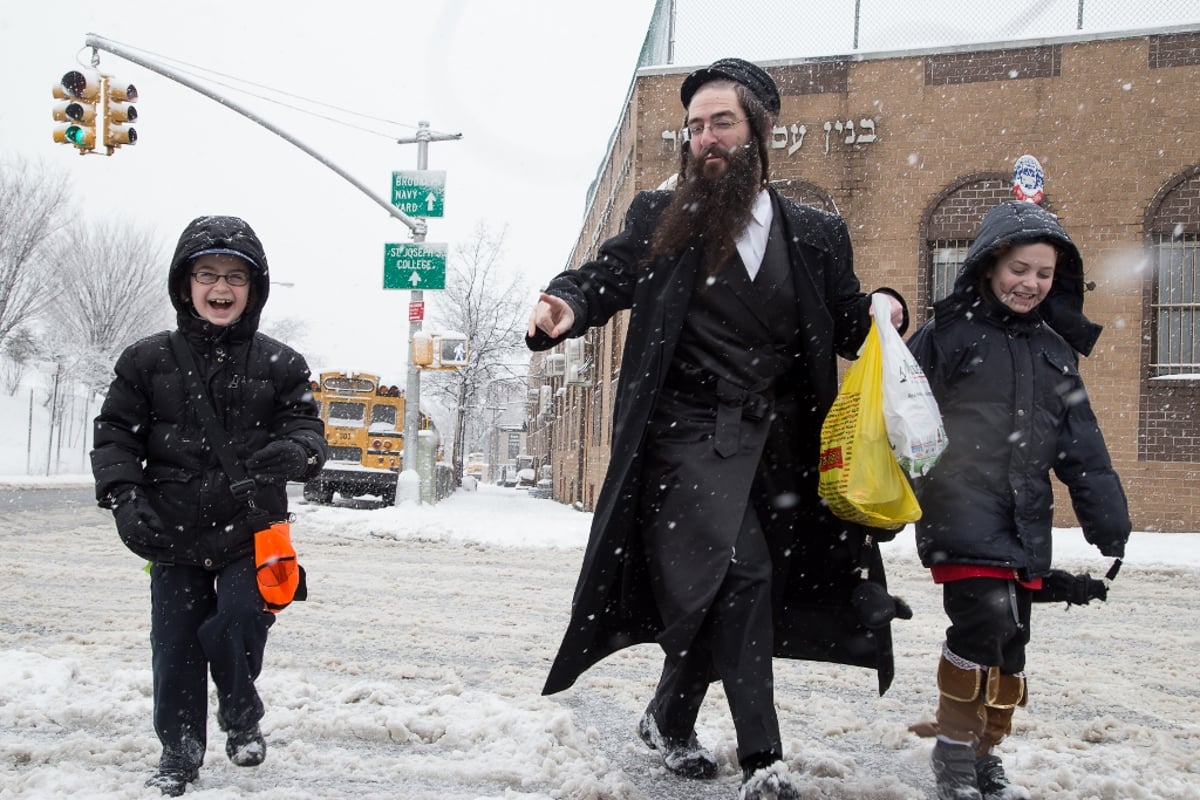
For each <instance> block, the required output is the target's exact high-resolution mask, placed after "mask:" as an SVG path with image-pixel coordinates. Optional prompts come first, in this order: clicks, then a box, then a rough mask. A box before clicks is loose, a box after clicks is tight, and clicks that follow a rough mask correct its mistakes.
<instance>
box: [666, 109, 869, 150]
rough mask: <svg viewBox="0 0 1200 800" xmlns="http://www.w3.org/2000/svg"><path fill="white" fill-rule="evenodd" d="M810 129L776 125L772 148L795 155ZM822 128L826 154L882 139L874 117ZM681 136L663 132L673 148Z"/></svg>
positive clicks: (831, 122) (837, 121)
mask: <svg viewBox="0 0 1200 800" xmlns="http://www.w3.org/2000/svg"><path fill="white" fill-rule="evenodd" d="M808 130H809V129H808V126H807V125H805V124H804V123H796V122H794V123H792V124H791V125H776V126H775V127H773V128H771V137H770V145H771V149H773V150H786V151H787V154H788V155H789V156H793V155H795V154H796V153H797V152H799V150H800V148H801V147H803V146H804V137H805V136H807V135H808ZM821 130H822V131H824V133H825V137H824V148H825V155H829V152H830V149H831V146H832V145H847V144H870V143H871V142H874V141H876V140H877V139H878V138H879V137H878V135H877V134H876V133H875V120H873V119H871V118H870V117H864V118H862V119H860V120H858V122H855V121H854V120H852V119H847V120H840V119H835V120H826V121H825V122H824V123H823V124H822V125H821ZM679 138H680V137H679V131H673V130H666V131H663V132H662V140H663V142H665V143H669V144H670V148H671V150H672V151H674V150H675V147H676V144H677V143H678V142H679Z"/></svg>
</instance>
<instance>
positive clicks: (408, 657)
mask: <svg viewBox="0 0 1200 800" xmlns="http://www.w3.org/2000/svg"><path fill="white" fill-rule="evenodd" d="M73 481H75V479H73V478H71V477H70V476H65V477H61V478H57V479H53V480H50V479H45V478H43V479H40V481H39V482H40V483H42V484H45V483H48V482H49V483H54V484H56V486H52V487H50V488H42V489H20V488H12V487H15V486H17V485H20V484H24V483H25V479H20V480H19V481H14V482H10V484H9V488H0V503H2V504H3V505H4V506H5V507H6V509H7V511H6V513H5V514H4V515H2V516H0V586H2V587H3V588H2V595H3V601H2V602H0V798H61V797H113V798H149V797H155V796H157V795H156V792H154V791H152V790H148V789H145V788H143V787H142V781H143V780H144V779H145V777H146V776H147V775H148V774H149V771H150V770H151V768H152V766H153V764H154V762H155V759H156V757H157V753H158V744H157V741H156V739H155V737H154V732H153V729H152V726H151V720H150V710H151V701H150V687H151V675H150V658H149V643H148V625H149V614H148V608H149V597H148V589H147V577H146V575H145V573H144V572H142V569H141V567H142V564H141V562H140V561H139V560H138V559H137V558H136V557H134V556H133V555H131V554H129V553H128V552H126V551H124V550H123V548H122V547H121V545H120V543H119V541H118V539H117V537H116V534H115V532H114V530H113V527H112V523H111V519H110V517H109V516H108V514H107V513H106V512H103V511H100V510H99V509H96V508H94V507H93V506H92V505H91V503H90V500H89V498H88V497H87V494H86V492H85V491H79V490H76V491H75V492H74V493H73V495H70V494H69V492H68V491H67V490H65V489H64V487H67V486H69V485H70V484H71V483H72V482H73ZM81 485H82V484H81ZM59 490H64V492H65V493H66V494H67V495H68V496H71V497H72V502H71V503H70V504H68V503H66V502H63V503H62V504H61V505H59V504H56V505H54V506H53V508H54V510H52V511H45V510H42V511H22V510H16V509H19V508H21V507H24V504H23V503H22V502H19V501H18V498H23V499H26V500H27V499H28V498H29V497H31V496H35V497H45V496H46V494H45V493H46V492H50V491H59ZM357 505H360V506H362V505H367V504H365V503H359V504H357ZM295 510H296V512H297V521H296V523H295V526H294V530H295V534H296V540H297V542H298V545H299V548H300V552H301V557H302V560H303V562H304V563H305V566H306V568H307V570H308V574H309V584H310V592H311V597H310V599H309V601H308V602H306V603H300V604H296V605H294V606H292V607H291V608H289V609H287V610H285V611H284V612H283V613H282V614H281V616H280V618H279V620H278V623H277V624H276V626H275V627H274V628H273V629H272V632H271V641H270V643H269V644H268V648H267V658H266V666H265V668H264V672H263V675H262V677H261V679H260V681H259V685H260V690H261V692H262V695H263V698H264V700H265V702H266V705H267V714H266V717H265V718H264V720H263V730H264V733H265V734H266V736H267V739H268V742H269V750H268V757H267V761H266V763H265V764H263V765H262V766H261V767H258V768H254V769H244V768H238V767H234V766H232V765H231V764H230V763H229V762H228V761H227V759H226V758H225V755H224V749H223V744H224V741H223V738H222V736H221V734H220V732H219V731H218V730H217V729H216V724H215V720H214V721H213V722H211V724H210V730H209V751H208V758H207V762H206V764H205V766H204V768H203V769H202V770H201V775H200V779H199V781H198V782H197V783H196V784H194V785H193V786H192V787H191V788H190V789H189V791H188V794H187V796H188V797H193V796H194V797H196V798H250V797H253V798H279V799H280V800H284V799H285V798H286V800H305V799H308V798H311V799H312V800H317V799H318V798H320V799H324V798H380V799H382V798H404V800H422V799H423V798H430V799H431V800H432V798H439V800H441V799H444V798H455V799H461V800H478V799H480V798H488V799H489V800H490V799H491V798H495V799H496V800H517V799H518V798H521V799H532V798H538V799H541V798H597V799H598V798H613V799H616V798H622V799H626V798H628V799H630V800H632V799H634V798H655V799H656V800H657V799H658V798H674V799H675V800H683V799H684V798H701V799H702V800H704V799H707V798H726V799H727V800H732V798H733V797H735V796H736V793H737V786H738V772H737V769H736V766H735V761H734V751H735V741H734V734H733V728H732V724H731V722H730V720H729V714H728V710H727V708H726V706H725V704H724V698H723V694H722V692H721V690H720V687H719V685H714V687H713V689H712V691H711V692H710V695H709V699H708V701H707V702H706V704H705V706H704V709H703V710H702V713H701V718H700V723H699V725H698V731H699V734H700V737H701V740H702V741H703V742H704V743H706V744H707V745H708V746H710V747H711V748H712V749H713V750H714V752H715V753H716V754H717V756H718V759H719V760H720V762H721V773H720V775H719V776H718V778H717V779H716V780H715V781H711V782H700V783H697V782H686V781H682V780H680V779H677V778H675V777H673V776H671V775H669V774H667V773H665V771H664V770H663V768H662V766H661V762H660V761H659V760H658V759H657V758H655V756H654V755H653V754H651V753H650V752H648V751H647V750H646V749H645V748H644V747H643V746H642V745H641V743H640V742H639V741H638V740H637V738H636V736H635V734H634V726H635V724H636V721H637V718H638V716H639V714H640V712H641V710H642V708H643V707H644V704H645V702H646V700H647V698H648V697H649V695H650V692H651V690H652V689H653V685H654V682H655V680H656V678H657V676H658V669H659V667H660V664H661V662H660V654H659V653H658V652H657V651H656V649H655V648H654V647H651V646H639V647H635V648H631V649H629V650H626V651H624V652H622V653H620V654H618V655H616V656H614V657H612V658H609V659H607V660H605V661H603V662H601V663H600V664H599V665H598V666H596V667H595V668H593V669H592V670H591V671H589V672H588V673H586V674H585V675H584V677H583V678H582V679H581V680H580V681H579V683H578V684H577V685H576V686H575V687H574V688H572V689H571V690H568V691H566V692H563V693H561V694H558V695H555V696H551V697H543V696H541V695H540V689H541V685H542V682H543V680H544V679H545V676H546V671H547V669H548V667H549V663H550V659H551V658H552V656H553V654H554V651H555V648H556V647H557V644H558V641H559V638H560V637H561V635H562V631H563V626H564V625H565V624H566V620H567V611H568V608H569V604H570V597H571V591H572V588H573V585H574V581H575V578H576V576H577V573H578V568H579V562H580V560H581V558H582V552H583V545H584V542H585V540H586V536H587V528H588V524H589V522H590V515H588V514H585V513H580V512H576V511H573V510H571V509H569V508H567V507H565V506H562V505H559V504H557V503H554V502H553V501H550V500H541V499H535V498H531V497H529V496H528V494H527V493H525V492H518V491H516V490H514V489H503V488H499V487H495V486H482V487H480V490H479V491H476V492H465V491H463V492H458V493H456V494H455V495H454V496H452V497H451V498H450V499H448V500H446V501H444V502H443V503H440V504H438V505H436V506H420V507H413V506H400V507H396V508H382V509H367V508H361V507H359V508H355V507H347V506H342V507H334V508H331V507H318V506H315V505H308V504H298V505H297V506H296V509H295ZM1057 541H1058V547H1057V553H1058V562H1059V564H1060V565H1061V566H1064V567H1066V568H1069V569H1072V570H1075V571H1082V570H1088V571H1091V572H1092V573H1093V574H1098V573H1101V572H1103V571H1104V570H1105V569H1106V568H1107V566H1108V563H1107V560H1106V559H1101V558H1100V557H1099V555H1098V554H1097V553H1095V551H1093V550H1091V549H1090V548H1089V547H1088V546H1087V545H1086V544H1084V543H1083V542H1082V536H1080V535H1079V532H1078V531H1075V530H1063V531H1058V532H1057ZM884 555H885V558H886V560H887V562H888V568H889V576H890V579H891V583H892V589H893V591H895V592H896V593H897V594H900V595H902V596H904V597H905V598H906V599H907V600H908V601H909V603H910V604H911V605H912V606H913V607H914V610H915V612H916V618H915V619H913V620H911V621H907V622H901V623H897V624H896V625H894V626H893V632H894V637H895V650H896V681H895V683H894V685H893V687H892V688H891V690H890V691H889V692H888V693H887V694H886V695H885V696H884V697H882V698H880V697H878V696H877V695H876V692H875V689H874V686H875V682H874V677H873V675H872V674H870V673H867V672H865V671H863V670H856V669H849V668H843V667H836V666H832V665H827V664H813V663H802V662H791V661H783V660H779V661H777V662H776V664H777V670H776V671H777V682H778V691H777V702H778V705H779V711H780V720H781V725H782V729H783V732H784V737H785V748H786V753H787V758H788V760H789V762H790V764H791V765H792V767H793V769H794V770H795V771H796V772H797V773H798V774H799V775H800V777H801V780H802V782H803V786H804V787H805V793H804V797H806V798H833V797H838V798H875V799H878V800H901V799H907V798H921V797H926V796H929V792H930V790H931V780H930V778H929V772H928V766H927V760H928V753H929V748H930V743H929V742H928V741H927V740H921V739H918V738H916V737H915V736H914V735H912V734H910V733H908V732H907V730H906V728H907V726H908V725H909V724H910V723H912V722H914V721H917V720H918V719H922V718H927V717H928V716H929V714H930V713H931V712H932V709H933V706H934V703H935V694H934V687H933V669H934V666H935V663H936V660H937V653H938V648H939V644H940V641H941V638H942V635H943V631H944V628H945V619H944V617H943V615H942V612H941V607H940V597H939V592H938V591H937V590H936V589H935V588H934V587H933V585H932V584H931V583H930V582H929V581H928V578H927V577H926V575H925V574H924V572H923V570H921V569H920V567H919V566H918V565H917V561H916V556H915V552H914V548H913V545H912V535H911V532H910V531H906V532H905V533H903V534H901V536H900V537H899V538H898V540H897V541H896V542H894V543H892V544H889V545H886V546H885V549H884ZM1198 596H1200V535H1197V534H1173V535H1172V534H1148V533H1138V534H1135V535H1134V540H1133V542H1132V544H1131V546H1130V548H1129V554H1128V558H1127V559H1126V563H1125V567H1124V569H1123V571H1122V572H1121V575H1120V577H1119V578H1118V579H1117V580H1116V582H1115V583H1114V586H1113V590H1112V594H1111V598H1110V602H1108V603H1107V604H1104V603H1093V604H1092V605H1090V606H1086V607H1072V608H1071V609H1069V610H1067V609H1065V607H1063V606H1060V605H1055V606H1039V607H1038V608H1037V609H1036V610H1035V615H1034V620H1035V626H1036V627H1035V630H1034V643H1033V646H1032V647H1031V652H1030V659H1029V668H1028V672H1029V676H1030V703H1029V706H1028V707H1027V708H1025V709H1022V710H1021V711H1019V712H1018V715H1017V718H1016V732H1015V735H1014V736H1013V737H1012V738H1011V739H1010V740H1009V741H1008V742H1006V743H1005V744H1004V745H1003V754H1004V757H1005V760H1006V762H1007V764H1008V766H1009V772H1010V774H1011V775H1012V776H1013V777H1014V778H1018V779H1020V780H1021V781H1023V782H1024V783H1026V784H1027V785H1028V786H1029V787H1030V788H1031V789H1032V791H1033V793H1034V796H1035V797H1038V798H1043V799H1045V800H1049V799H1051V798H1078V799H1080V800H1082V799H1083V798H1101V799H1103V800H1116V799H1117V798H1200V761H1198V760H1197V758H1196V753H1197V752H1198V751H1200V679H1198V678H1197V670H1196V660H1195V659H1196V653H1197V652H1200V623H1198V621H1197V613H1196V610H1195V605H1196V598H1197V597H1198ZM210 706H211V707H214V708H215V699H214V700H211V702H210Z"/></svg>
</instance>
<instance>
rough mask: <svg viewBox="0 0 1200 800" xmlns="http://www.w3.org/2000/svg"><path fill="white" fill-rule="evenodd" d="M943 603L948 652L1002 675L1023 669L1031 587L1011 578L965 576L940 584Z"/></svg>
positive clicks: (1030, 603)
mask: <svg viewBox="0 0 1200 800" xmlns="http://www.w3.org/2000/svg"><path fill="white" fill-rule="evenodd" d="M942 607H943V608H944V609H945V610H946V616H948V617H949V618H950V627H948V628H947V629H946V646H947V647H949V648H950V652H952V653H954V654H955V655H956V656H959V657H960V658H965V659H967V660H968V661H972V662H974V663H976V664H978V665H980V666H981V667H999V668H1000V671H1001V672H1002V673H1004V674H1005V675H1016V674H1018V673H1020V672H1022V671H1023V670H1024V669H1025V645H1027V644H1029V622H1030V611H1031V609H1032V607H1033V592H1032V591H1030V590H1029V589H1026V588H1025V587H1024V586H1022V585H1021V584H1019V583H1017V582H1016V581H1014V580H1005V579H1002V578H966V579H965V580H961V581H950V582H948V583H944V584H942Z"/></svg>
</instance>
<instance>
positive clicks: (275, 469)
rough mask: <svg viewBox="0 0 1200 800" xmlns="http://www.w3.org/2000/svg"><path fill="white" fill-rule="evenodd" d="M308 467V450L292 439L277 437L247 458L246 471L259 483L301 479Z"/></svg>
mask: <svg viewBox="0 0 1200 800" xmlns="http://www.w3.org/2000/svg"><path fill="white" fill-rule="evenodd" d="M307 469H308V451H307V450H305V449H304V445H302V444H300V443H299V442H294V441H292V440H291V439H276V440H275V441H273V442H271V443H270V444H268V445H267V446H266V447H264V448H263V449H261V450H259V451H258V452H257V453H255V454H253V455H252V456H250V457H249V458H247V459H246V472H248V473H250V477H251V478H253V479H254V480H255V481H257V482H259V483H286V482H287V481H288V480H300V479H301V478H303V477H304V473H305V471H306V470H307Z"/></svg>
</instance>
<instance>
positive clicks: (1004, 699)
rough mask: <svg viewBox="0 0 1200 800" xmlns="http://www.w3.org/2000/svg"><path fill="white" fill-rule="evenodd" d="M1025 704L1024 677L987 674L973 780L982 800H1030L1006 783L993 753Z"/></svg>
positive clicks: (1019, 788)
mask: <svg viewBox="0 0 1200 800" xmlns="http://www.w3.org/2000/svg"><path fill="white" fill-rule="evenodd" d="M1025 702H1026V694H1025V677H1024V676H1022V675H1003V674H1001V673H1000V670H998V669H996V668H995V667H992V668H991V669H989V670H988V683H987V690H986V702H985V705H984V726H983V735H982V736H980V737H979V744H978V746H977V747H976V748H975V778H976V780H977V781H978V783H979V791H980V793H981V794H982V795H983V800H1030V799H1029V792H1028V791H1027V790H1026V789H1025V788H1024V787H1022V786H1017V785H1016V784H1014V783H1012V782H1011V781H1009V779H1008V775H1006V774H1005V772H1004V764H1003V762H1001V761H1000V757H999V756H998V755H995V754H994V753H993V752H992V748H994V747H995V746H996V745H997V744H999V743H1000V741H1001V740H1002V739H1004V737H1005V736H1008V734H1010V733H1011V732H1012V717H1013V712H1014V711H1016V709H1017V706H1023V705H1025Z"/></svg>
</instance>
